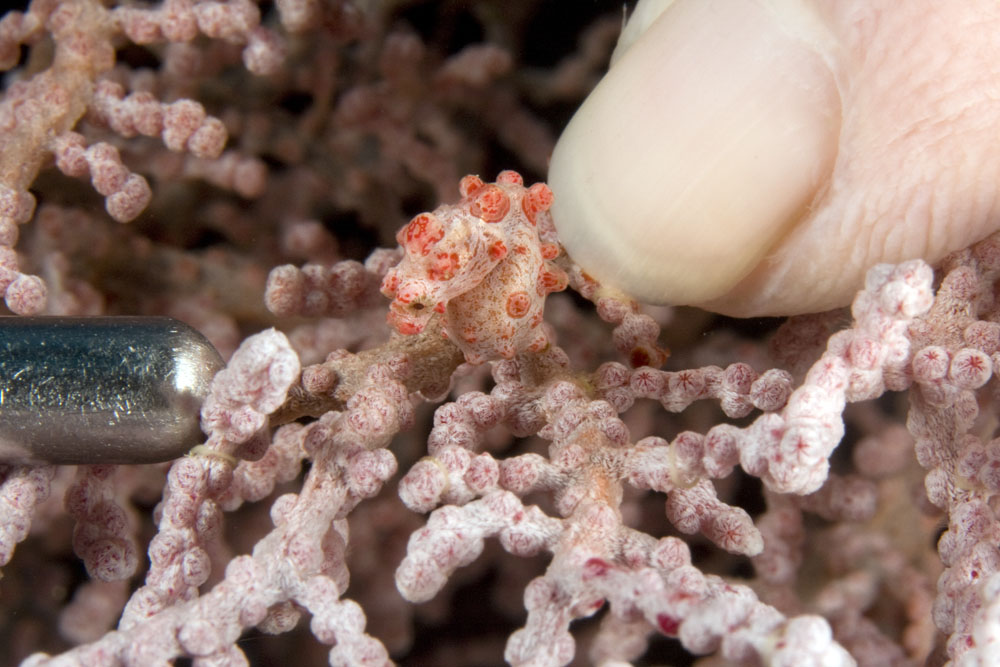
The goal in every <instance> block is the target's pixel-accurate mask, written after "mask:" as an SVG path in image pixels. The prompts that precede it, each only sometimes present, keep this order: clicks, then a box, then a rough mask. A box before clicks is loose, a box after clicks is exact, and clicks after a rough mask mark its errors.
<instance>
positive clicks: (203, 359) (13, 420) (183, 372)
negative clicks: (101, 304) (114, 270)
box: [0, 317, 224, 463]
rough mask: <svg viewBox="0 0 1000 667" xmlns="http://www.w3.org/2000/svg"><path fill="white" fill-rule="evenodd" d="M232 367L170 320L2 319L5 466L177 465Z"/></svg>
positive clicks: (0, 429)
mask: <svg viewBox="0 0 1000 667" xmlns="http://www.w3.org/2000/svg"><path fill="white" fill-rule="evenodd" d="M223 366H224V364H223V361H222V358H221V357H220V356H219V353H218V352H216V350H215V348H214V347H212V345H211V343H209V342H208V341H207V340H206V339H205V337H204V336H202V335H201V334H200V333H198V332H197V331H196V330H194V329H193V328H191V327H189V326H188V325H186V324H184V323H182V322H178V321H177V320H174V319H171V318H169V317H94V318H90V317H88V318H65V317H0V463H154V462H157V461H167V460H170V459H173V458H177V457H178V456H181V455H183V454H184V453H186V452H187V451H188V450H189V449H190V448H191V447H193V446H194V445H196V444H198V443H199V442H201V441H202V440H203V436H202V435H201V430H200V428H199V413H200V409H201V403H202V401H203V400H204V398H205V396H207V395H208V390H209V387H210V385H211V382H212V378H213V377H214V375H215V373H216V372H217V371H219V370H220V369H221V368H222V367H223Z"/></svg>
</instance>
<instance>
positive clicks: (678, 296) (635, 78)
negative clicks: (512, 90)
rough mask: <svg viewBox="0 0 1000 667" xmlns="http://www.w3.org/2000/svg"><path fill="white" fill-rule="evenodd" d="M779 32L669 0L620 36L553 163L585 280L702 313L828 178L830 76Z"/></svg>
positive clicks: (778, 26) (743, 13) (722, 10)
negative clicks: (641, 27)
mask: <svg viewBox="0 0 1000 667" xmlns="http://www.w3.org/2000/svg"><path fill="white" fill-rule="evenodd" d="M786 24H787V22H782V21H779V20H776V18H775V16H774V15H773V14H772V13H771V11H770V10H769V9H766V8H762V7H760V6H758V5H756V4H752V3H737V4H735V5H734V4H733V3H726V2H721V1H720V0H678V1H677V2H674V3H672V4H670V6H669V7H668V8H667V9H666V11H664V12H663V14H662V15H660V16H659V17H658V18H656V19H655V20H653V21H651V22H650V23H649V25H648V28H647V29H646V30H645V32H643V33H642V34H641V35H640V36H638V37H635V36H634V34H632V35H631V36H630V37H629V39H634V42H633V44H632V45H631V46H630V47H629V48H628V49H627V51H625V52H624V53H622V52H621V51H619V54H618V59H617V61H616V63H615V65H614V66H613V67H612V68H611V70H610V71H609V73H608V74H607V75H606V76H605V78H604V79H603V80H602V81H601V83H600V84H599V85H598V87H597V88H596V89H595V91H594V92H593V93H592V94H591V96H590V97H589V98H588V100H587V101H586V102H585V103H584V105H583V106H582V107H581V108H580V110H579V111H578V112H577V114H576V115H575V116H574V118H573V120H572V121H571V123H570V124H569V126H568V127H567V129H566V130H565V132H564V133H563V135H562V137H561V138H560V140H559V143H558V144H557V146H556V149H555V151H554V153H553V156H552V162H551V165H550V171H549V179H548V181H549V184H550V186H551V187H552V190H553V192H554V194H555V203H554V205H553V208H552V213H553V218H554V220H555V223H556V226H557V228H558V231H559V234H560V239H561V240H562V242H563V244H564V245H565V247H566V248H567V250H568V252H569V254H570V255H571V256H572V257H573V258H574V260H575V261H577V262H578V263H579V264H580V265H581V266H582V267H583V268H584V269H585V270H587V271H588V272H589V273H591V274H592V275H594V277H596V278H598V279H599V280H601V281H602V282H605V283H607V284H610V285H612V286H614V287H617V288H619V289H622V290H623V291H625V292H627V293H629V294H631V295H633V296H635V297H636V298H638V299H640V300H642V301H647V302H651V303H674V304H697V303H702V302H706V301H709V300H712V299H715V298H718V297H719V296H720V295H722V294H724V293H725V292H726V291H727V290H728V289H730V288H731V287H732V286H733V285H735V284H736V283H737V282H739V280H740V279H741V278H743V277H744V276H746V275H747V274H748V273H750V272H751V271H752V270H753V268H754V267H755V266H756V265H757V264H758V263H759V262H760V261H761V260H762V258H763V257H764V256H765V255H766V254H767V251H768V249H769V248H771V247H772V246H773V245H774V244H775V242H776V241H777V239H779V238H780V237H781V236H782V235H783V234H784V233H785V232H786V231H787V229H788V228H789V227H790V226H791V225H793V224H794V222H795V220H796V218H797V216H798V215H800V214H801V213H802V212H803V210H804V209H805V208H806V207H807V206H808V204H809V202H810V201H811V200H812V198H813V197H814V196H815V194H816V193H817V190H818V188H819V187H820V186H821V183H822V182H823V179H824V178H825V177H826V176H827V175H828V174H829V172H830V170H831V169H832V165H833V162H834V160H835V157H836V148H837V136H838V132H839V121H840V115H839V94H838V91H837V88H836V85H835V82H834V79H833V76H832V74H831V72H830V70H829V68H828V67H827V66H826V64H825V63H824V61H823V60H822V59H821V58H820V57H819V56H818V55H817V54H816V52H815V51H814V49H813V47H812V46H811V45H809V44H807V43H806V42H805V41H803V40H801V39H799V38H797V37H795V36H791V35H789V34H788V33H787V32H786ZM627 30H628V29H626V31H627ZM626 34H628V32H626Z"/></svg>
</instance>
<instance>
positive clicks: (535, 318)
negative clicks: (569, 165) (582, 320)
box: [382, 171, 568, 364]
mask: <svg viewBox="0 0 1000 667" xmlns="http://www.w3.org/2000/svg"><path fill="white" fill-rule="evenodd" d="M459 190H460V191H461V193H462V200H461V201H460V202H458V203H457V204H455V205H454V206H448V205H444V206H440V207H438V208H437V209H435V210H434V211H433V212H432V213H421V214H420V215H418V216H416V217H414V218H413V219H412V220H410V222H409V223H407V225H406V226H405V227H403V228H402V229H401V230H399V233H398V234H397V235H396V240H397V241H398V242H399V245H400V246H402V248H403V251H404V252H405V253H406V254H405V256H404V257H403V261H402V262H400V263H399V264H398V265H397V266H396V267H394V268H393V269H391V270H390V271H389V273H387V274H386V276H385V280H384V281H383V282H382V293H383V294H385V295H386V296H388V297H391V298H392V305H391V306H390V307H389V323H390V324H391V325H392V326H393V327H395V329H396V330H397V331H399V332H400V333H403V334H415V333H420V332H421V331H423V330H424V327H425V326H426V324H427V321H428V320H429V319H430V318H431V317H432V316H433V315H434V314H435V313H440V314H441V315H442V317H443V323H444V333H445V334H446V335H447V336H448V338H449V339H450V340H452V341H454V343H455V345H457V346H458V348H459V349H461V350H462V352H463V353H464V354H465V358H466V360H467V361H469V362H470V363H474V364H478V363H482V362H484V361H491V360H495V359H512V358H513V357H514V355H515V354H517V353H518V352H524V351H525V350H531V351H533V352H538V351H541V350H543V349H544V348H545V347H546V346H547V345H548V343H549V339H548V336H547V335H546V333H545V330H544V329H543V328H541V327H540V325H541V324H542V316H543V311H544V308H545V297H546V296H548V295H549V294H551V293H552V292H559V291H561V290H564V289H566V284H567V280H568V279H567V277H566V273H565V272H564V271H563V270H562V269H560V268H559V267H558V266H556V265H555V264H554V263H553V262H552V261H551V260H553V259H554V258H555V257H556V256H557V255H558V254H559V252H560V249H559V246H558V245H557V244H555V243H551V242H545V241H543V240H542V238H541V236H542V235H546V236H548V237H552V235H553V234H554V231H553V229H552V220H551V216H550V215H549V207H550V206H551V205H552V191H551V190H549V187H548V186H547V185H545V184H544V183H535V184H534V185H532V186H531V187H529V188H525V187H524V179H522V178H521V175H520V174H518V173H517V172H515V171H504V172H501V173H500V175H499V176H497V180H496V182H495V183H483V181H482V180H481V179H480V178H479V177H478V176H466V177H465V178H463V179H462V181H461V183H460V185H459Z"/></svg>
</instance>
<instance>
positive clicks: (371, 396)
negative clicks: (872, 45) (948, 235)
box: [0, 0, 1000, 666]
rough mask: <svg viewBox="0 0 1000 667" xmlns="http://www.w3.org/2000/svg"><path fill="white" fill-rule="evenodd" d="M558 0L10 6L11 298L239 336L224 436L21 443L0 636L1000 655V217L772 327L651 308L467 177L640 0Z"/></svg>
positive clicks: (543, 152)
mask: <svg viewBox="0 0 1000 667" xmlns="http://www.w3.org/2000/svg"><path fill="white" fill-rule="evenodd" d="M556 4H558V3H556ZM585 4H586V3H585ZM591 4H593V3H591ZM591 4H586V7H585V6H584V4H580V3H576V4H575V5H574V16H581V17H582V16H583V14H584V12H589V11H595V12H596V11H601V10H600V8H598V7H596V6H594V7H592V6H591ZM549 6H550V5H548V4H544V3H541V4H538V5H534V4H532V3H491V2H484V3H465V4H463V3H457V4H456V3H440V4H436V3H414V2H408V1H404V2H399V3H355V2H349V1H343V2H341V1H339V0H338V1H336V2H317V1H316V0H279V1H278V2H275V3H271V4H268V3H261V4H258V3H255V2H252V1H250V0H229V1H227V2H215V1H214V0H212V1H207V0H206V1H198V0H193V1H188V0H164V1H163V2H160V3H158V4H153V5H149V6H139V5H134V4H128V3H123V4H117V3H114V2H112V3H99V2H94V1H93V0H33V2H31V3H30V4H29V6H28V7H27V9H26V11H24V12H8V13H7V14H5V15H4V17H3V18H0V66H2V67H3V68H4V70H5V71H6V78H5V82H4V86H5V88H4V93H3V99H2V100H0V149H2V150H0V289H2V290H3V291H4V297H5V303H6V305H7V307H8V309H9V310H10V311H11V312H12V313H15V314H22V315H23V314H37V313H46V314H52V315H97V314H124V313H127V314H170V315H173V316H175V317H179V318H182V319H185V320H186V321H189V322H190V323H191V324H193V325H194V326H196V327H198V328H199V329H201V330H202V331H204V332H205V333H206V334H207V335H208V336H209V338H210V339H211V340H212V341H213V342H214V343H215V344H216V346H217V347H218V348H219V350H220V351H221V352H222V353H223V356H224V357H226V358H227V359H228V365H227V367H226V369H225V370H224V371H222V372H220V373H219V374H218V375H217V377H216V379H215V382H214V383H213V385H212V393H211V396H210V397H209V398H208V400H207V401H206V402H205V404H204V405H203V408H202V423H203V428H204V430H205V433H206V436H207V437H206V441H205V442H204V444H203V445H201V446H200V447H196V448H195V449H194V450H193V451H192V452H191V454H190V455H189V456H186V457H183V458H181V459H179V460H177V461H174V462H172V463H170V464H166V465H163V466H117V467H115V466H92V467H90V466H81V467H80V468H79V469H77V470H73V469H69V468H66V467H54V466H38V467H25V466H13V465H8V464H2V463H0V565H2V566H3V574H4V578H3V579H2V580H0V662H3V663H4V664H7V663H10V664H16V663H18V662H21V661H23V664H26V665H47V664H51V665H143V666H145V665H162V664H169V663H170V662H174V661H177V660H178V659H183V658H188V659H190V660H191V662H192V663H193V664H195V665H242V664H273V663H277V662H279V661H282V660H287V655H296V656H297V659H299V660H300V661H301V662H302V663H303V664H332V665H385V664H390V663H391V662H392V661H397V662H399V663H401V664H417V663H421V664H423V663H426V664H446V665H464V664H495V663H499V662H500V661H501V660H503V659H505V660H506V661H507V662H509V663H511V664H515V665H561V664H569V663H573V664H584V663H588V662H589V663H592V664H605V665H623V664H629V663H652V662H657V663H660V662H665V663H668V662H685V661H687V662H689V661H690V660H691V657H690V656H691V655H694V656H710V657H707V658H706V659H705V660H706V664H708V662H709V661H710V662H711V664H717V663H723V662H725V663H729V664H739V665H758V664H771V665H813V664H816V665H848V664H861V665H885V664H893V665H918V664H927V663H932V664H941V663H944V662H945V661H947V660H950V661H951V664H954V665H959V664H961V665H986V664H992V663H993V662H995V654H996V641H997V637H998V636H1000V634H998V633H1000V630H998V624H997V618H998V611H997V609H998V606H997V600H998V595H1000V594H998V579H997V577H998V576H1000V575H998V574H997V572H998V571H1000V555H998V544H1000V521H998V520H997V516H996V513H997V511H998V510H997V508H998V504H997V494H998V492H1000V440H998V438H997V437H996V435H997V434H996V433H995V430H996V429H995V424H996V419H997V414H996V413H997V408H996V405H997V402H996V400H995V399H996V394H997V390H998V384H997V380H996V378H995V377H994V371H995V369H996V368H997V367H998V364H1000V300H998V298H997V295H996V287H995V286H996V281H997V279H998V278H1000V237H991V238H988V239H986V240H984V241H982V242H980V243H977V244H975V245H974V246H973V247H971V248H969V249H967V250H965V251H962V252H959V253H955V254H954V255H952V256H950V257H948V258H946V259H945V260H943V261H942V262H941V263H940V265H938V266H936V267H929V266H927V265H925V264H924V263H922V262H919V261H913V262H908V263H904V264H901V265H898V266H879V267H875V268H874V269H873V270H872V272H871V273H870V274H869V277H868V281H867V283H866V285H865V286H864V288H863V289H862V290H861V291H860V292H859V294H858V296H857V298H856V299H855V301H854V304H853V307H852V309H851V311H850V312H848V311H846V310H842V311H835V312H832V313H825V314H815V315H811V316H804V317H796V318H792V319H791V320H789V321H788V322H786V323H784V324H782V325H781V327H780V328H778V330H777V331H775V332H773V335H772V332H771V331H765V332H763V333H761V332H752V333H748V330H747V327H748V326H749V325H746V324H742V325H735V324H734V323H732V322H722V321H718V320H710V319H708V316H707V315H705V314H702V313H697V312H694V311H690V310H682V309H669V308H659V309H653V308H647V307H644V306H641V305H640V304H638V303H636V302H635V301H633V300H632V299H631V298H629V296H628V295H624V294H620V293H617V292H614V291H613V290H610V289H608V288H606V287H605V286H603V285H601V284H600V283H598V282H597V281H595V280H594V279H593V278H591V277H590V276H589V275H588V274H587V273H586V272H585V271H584V270H583V269H582V268H581V267H580V266H578V265H576V264H575V263H574V262H573V260H572V258H570V257H568V256H567V255H566V254H565V252H563V250H562V248H561V246H560V245H559V239H558V238H557V236H556V234H555V231H554V229H553V227H552V224H551V219H550V216H549V213H548V207H549V205H550V204H551V196H552V195H551V193H550V192H549V190H548V188H547V186H545V184H544V183H534V184H533V185H531V186H529V187H526V186H525V183H524V179H523V178H522V177H521V176H520V175H518V172H515V171H509V170H508V171H502V172H500V174H499V175H498V176H497V178H496V181H495V182H492V183H487V182H484V181H483V180H481V179H480V178H478V177H475V176H467V177H465V178H464V179H460V178H459V176H460V175H461V174H469V173H480V174H492V173H496V172H495V170H496V169H497V168H498V166H500V165H508V164H509V165H511V166H516V167H517V169H518V171H519V172H520V173H524V174H526V175H530V176H532V177H533V178H534V179H537V178H538V176H539V175H540V174H542V173H544V170H545V168H546V160H547V159H548V155H549V153H550V151H551V148H552V144H553V137H554V130H555V128H556V127H558V121H557V120H555V119H557V118H558V117H559V116H560V114H561V113H563V112H564V111H565V109H566V108H571V107H573V106H575V105H576V104H577V103H578V102H579V100H580V99H581V98H582V96H583V95H584V94H585V93H586V91H587V90H588V89H589V87H590V86H591V85H592V84H593V82H594V80H595V79H596V77H597V75H598V74H599V72H600V70H601V69H602V68H603V66H604V63H605V62H606V58H607V55H608V53H609V51H610V48H611V46H612V44H613V41H614V39H615V37H616V35H617V32H618V29H619V26H620V15H618V14H617V13H616V12H612V13H611V14H609V15H608V16H603V17H599V18H595V19H594V20H593V21H592V22H591V21H590V20H589V19H587V20H585V19H583V18H581V19H580V20H581V21H583V22H588V23H589V24H590V25H589V26H588V27H586V28H585V29H584V30H583V32H582V33H581V35H580V36H579V46H578V48H577V49H576V50H575V51H573V52H571V53H567V54H564V55H565V58H563V59H562V60H561V61H560V62H558V63H556V64H553V62H552V61H544V59H542V61H534V60H531V59H532V58H539V57H540V56H538V55H537V54H535V55H534V56H532V55H530V54H531V53H532V47H531V44H534V43H535V42H538V41H541V42H545V43H546V44H552V45H558V44H560V43H561V42H560V35H562V33H561V32H560V31H561V30H566V29H567V28H568V26H569V25H570V24H569V23H567V21H566V20H565V15H560V16H559V18H558V20H557V21H555V22H546V21H542V19H540V18H539V17H543V18H544V15H545V13H546V12H547V11H549V10H548V9H547V8H548V7H549ZM552 6H554V5H552ZM427 12H430V13H431V14H432V17H431V18H429V19H428V18H427ZM456 12H457V14H456ZM540 21H541V23H539V22H540ZM470 26H472V28H474V29H470ZM540 28H541V29H540ZM538 35H542V37H541V38H539V37H538ZM519 36H520V37H519ZM522 38H523V41H519V40H522ZM469 40H472V41H471V42H470V41H469ZM522 47H523V48H522ZM553 48H555V46H553ZM74 179H85V180H86V181H87V182H85V183H82V184H81V183H78V182H75V181H74ZM418 211H430V212H429V213H418V214H417V215H416V216H414V213H415V212H418ZM129 220H131V221H132V222H131V223H130V224H128V225H120V224H117V222H115V221H118V222H126V221H129ZM407 220H409V222H407ZM379 244H382V245H383V246H385V247H381V248H378V247H375V246H377V245H379ZM567 287H568V288H569V289H568V290H567V291H566V292H565V293H563V294H553V293H554V292H559V291H560V290H563V289H564V288H567ZM387 297H388V298H387ZM545 308H548V311H546V310H545ZM387 322H388V325H387ZM767 326H769V325H767ZM765 328H767V327H765ZM768 339H769V340H768ZM668 343H669V347H670V350H669V351H668V349H667V344H668ZM143 552H145V555H143ZM470 626H473V627H474V628H475V629H474V632H470V631H469V627H470Z"/></svg>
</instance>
